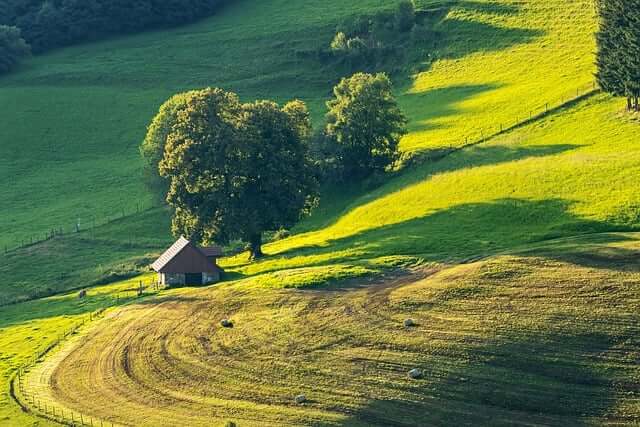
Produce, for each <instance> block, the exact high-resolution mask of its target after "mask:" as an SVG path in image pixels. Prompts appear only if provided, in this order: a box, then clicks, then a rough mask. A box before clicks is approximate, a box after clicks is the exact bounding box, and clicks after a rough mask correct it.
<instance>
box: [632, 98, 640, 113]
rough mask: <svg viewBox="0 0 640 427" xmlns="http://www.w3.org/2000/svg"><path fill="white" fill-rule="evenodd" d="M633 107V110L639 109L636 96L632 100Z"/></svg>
mask: <svg viewBox="0 0 640 427" xmlns="http://www.w3.org/2000/svg"><path fill="white" fill-rule="evenodd" d="M633 108H634V110H635V111H640V104H638V97H637V96H636V97H635V99H634V100H633Z"/></svg>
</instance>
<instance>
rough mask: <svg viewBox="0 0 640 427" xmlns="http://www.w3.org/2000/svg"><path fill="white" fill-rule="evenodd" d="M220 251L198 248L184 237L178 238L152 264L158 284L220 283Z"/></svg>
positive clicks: (215, 247) (210, 248)
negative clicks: (156, 274)
mask: <svg viewBox="0 0 640 427" xmlns="http://www.w3.org/2000/svg"><path fill="white" fill-rule="evenodd" d="M221 256H222V249H221V248H219V247H217V246H213V247H198V246H196V245H194V244H193V243H191V242H190V241H189V240H187V239H185V238H184V237H180V238H179V239H178V240H177V241H176V242H175V243H174V244H173V245H172V246H171V247H170V248H169V249H167V250H166V252H165V253H163V254H162V255H160V258H158V259H157V260H156V261H155V262H154V263H153V264H151V268H153V269H154V270H155V271H156V272H157V273H158V276H159V282H160V283H161V284H163V285H166V286H172V285H209V284H211V283H216V282H218V281H220V277H221V275H222V269H221V268H220V267H219V266H218V258H220V257H221Z"/></svg>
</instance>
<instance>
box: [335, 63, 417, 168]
mask: <svg viewBox="0 0 640 427" xmlns="http://www.w3.org/2000/svg"><path fill="white" fill-rule="evenodd" d="M333 92H334V98H333V99H332V100H330V101H329V102H328V103H327V106H328V107H329V112H328V113H327V124H326V128H325V133H326V135H327V136H328V137H329V140H330V141H334V142H335V143H336V144H337V157H338V161H339V163H340V165H341V168H342V170H343V174H344V176H345V177H347V178H364V177H366V176H368V175H371V174H372V173H375V172H381V171H384V170H385V169H386V168H387V167H388V166H389V165H391V164H392V163H393V162H394V161H395V160H396V159H397V156H398V144H399V142H400V139H401V138H402V136H403V135H404V134H405V133H406V130H405V126H406V123H407V120H406V118H405V116H404V114H403V113H402V111H401V110H400V108H399V107H398V104H397V102H396V99H395V97H394V95H393V91H392V85H391V81H390V80H389V78H388V77H387V76H386V75H385V74H383V73H380V74H376V75H371V74H366V73H358V74H355V75H353V76H352V77H350V78H345V79H342V81H341V82H340V83H339V84H338V85H337V86H336V87H335V88H334V90H333Z"/></svg>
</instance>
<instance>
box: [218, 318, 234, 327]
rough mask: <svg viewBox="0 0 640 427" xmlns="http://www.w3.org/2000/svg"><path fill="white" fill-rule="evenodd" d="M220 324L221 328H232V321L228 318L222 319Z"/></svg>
mask: <svg viewBox="0 0 640 427" xmlns="http://www.w3.org/2000/svg"><path fill="white" fill-rule="evenodd" d="M220 325H222V327H223V328H233V322H232V321H231V320H229V319H222V320H221V321H220Z"/></svg>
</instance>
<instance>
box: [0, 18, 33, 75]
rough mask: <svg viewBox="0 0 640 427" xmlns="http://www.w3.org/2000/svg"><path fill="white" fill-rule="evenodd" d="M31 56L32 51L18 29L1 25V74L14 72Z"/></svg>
mask: <svg viewBox="0 0 640 427" xmlns="http://www.w3.org/2000/svg"><path fill="white" fill-rule="evenodd" d="M30 54H31V49H30V48H29V45H28V44H27V43H26V42H25V41H24V39H23V38H22V37H21V36H20V30H19V29H18V28H16V27H8V26H5V25H0V74H2V73H6V72H7V71H10V70H12V69H13V68H14V67H15V66H16V65H17V64H18V63H19V62H20V61H21V60H22V59H23V58H25V57H27V56H29V55H30Z"/></svg>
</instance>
